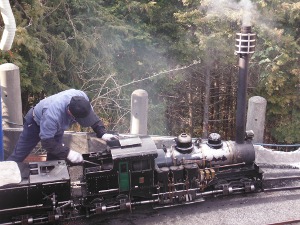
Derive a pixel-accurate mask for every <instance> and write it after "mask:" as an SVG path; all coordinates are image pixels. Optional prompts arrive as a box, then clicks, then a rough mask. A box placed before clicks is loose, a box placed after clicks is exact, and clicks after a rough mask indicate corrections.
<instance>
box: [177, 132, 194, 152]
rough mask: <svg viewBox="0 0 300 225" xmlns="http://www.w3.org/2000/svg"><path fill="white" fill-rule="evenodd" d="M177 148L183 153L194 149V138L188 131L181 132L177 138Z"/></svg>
mask: <svg viewBox="0 0 300 225" xmlns="http://www.w3.org/2000/svg"><path fill="white" fill-rule="evenodd" d="M175 141H176V146H175V148H176V150H178V151H179V152H181V153H190V152H191V151H192V150H193V143H192V138H191V136H190V135H188V134H186V133H182V134H180V135H179V136H178V137H177V138H176V139H175Z"/></svg>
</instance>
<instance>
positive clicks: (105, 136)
mask: <svg viewBox="0 0 300 225" xmlns="http://www.w3.org/2000/svg"><path fill="white" fill-rule="evenodd" d="M102 139H103V140H104V141H112V140H118V139H119V137H118V136H117V135H114V134H107V133H105V134H103V136H102Z"/></svg>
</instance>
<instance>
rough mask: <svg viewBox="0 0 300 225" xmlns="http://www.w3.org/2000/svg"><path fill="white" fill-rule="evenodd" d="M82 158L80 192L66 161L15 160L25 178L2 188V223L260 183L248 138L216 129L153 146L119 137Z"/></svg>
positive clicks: (240, 189)
mask: <svg viewBox="0 0 300 225" xmlns="http://www.w3.org/2000/svg"><path fill="white" fill-rule="evenodd" d="M83 158H84V163H83V165H82V174H83V175H82V179H81V181H80V183H79V184H78V185H79V187H80V194H79V195H77V196H75V195H74V194H73V193H72V184H71V179H70V174H69V168H70V165H67V164H66V162H65V161H63V160H56V161H47V162H36V163H29V164H24V163H22V164H19V166H20V167H21V166H22V167H23V168H20V170H21V171H22V182H21V183H19V184H11V185H6V186H3V187H0V198H1V200H2V199H4V201H1V203H0V224H35V223H49V222H50V223H56V222H57V223H58V222H60V221H66V220H69V219H76V218H78V217H90V216H93V215H97V214H103V213H107V212H116V211H121V210H129V211H131V210H132V208H133V207H135V206H138V205H144V204H151V205H152V206H153V207H154V208H161V207H170V206H176V205H183V204H191V203H195V202H201V201H204V200H205V199H206V198H207V197H210V196H219V195H230V194H238V193H249V192H256V191H261V190H262V172H261V170H260V168H259V167H258V166H256V164H255V163H254V148H253V145H252V144H251V139H249V138H248V140H247V141H246V142H245V143H244V144H242V145H241V144H236V143H235V142H232V141H222V140H221V139H220V137H219V136H218V135H217V134H212V135H211V136H210V138H209V139H208V140H199V139H197V140H192V139H191V137H189V136H188V135H186V134H181V135H180V136H178V138H176V139H175V140H174V142H173V143H172V144H171V145H170V146H166V145H162V146H158V144H156V143H155V142H154V141H153V140H152V138H151V137H150V136H135V137H123V138H120V140H119V143H118V145H117V146H113V147H109V146H107V148H106V149H104V150H100V149H99V151H97V152H89V153H86V154H83ZM24 168H25V169H24ZM16 200H17V201H16ZM7 203H8V204H7Z"/></svg>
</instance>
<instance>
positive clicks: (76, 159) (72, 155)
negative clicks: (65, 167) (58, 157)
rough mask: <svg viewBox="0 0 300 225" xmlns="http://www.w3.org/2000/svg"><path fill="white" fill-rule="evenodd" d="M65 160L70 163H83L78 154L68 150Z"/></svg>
mask: <svg viewBox="0 0 300 225" xmlns="http://www.w3.org/2000/svg"><path fill="white" fill-rule="evenodd" d="M67 159H68V160H69V161H70V162H71V163H82V162H83V158H82V155H81V154H80V153H78V152H75V151H73V150H70V152H69V154H68V157H67Z"/></svg>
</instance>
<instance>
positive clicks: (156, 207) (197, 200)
mask: <svg viewBox="0 0 300 225" xmlns="http://www.w3.org/2000/svg"><path fill="white" fill-rule="evenodd" d="M204 201H205V199H204V198H198V199H196V200H194V201H190V202H182V203H176V204H170V205H162V206H155V207H152V208H153V209H163V208H171V207H176V206H183V205H191V204H195V203H199V202H204Z"/></svg>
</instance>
